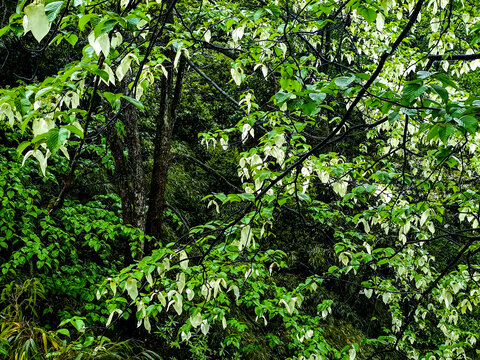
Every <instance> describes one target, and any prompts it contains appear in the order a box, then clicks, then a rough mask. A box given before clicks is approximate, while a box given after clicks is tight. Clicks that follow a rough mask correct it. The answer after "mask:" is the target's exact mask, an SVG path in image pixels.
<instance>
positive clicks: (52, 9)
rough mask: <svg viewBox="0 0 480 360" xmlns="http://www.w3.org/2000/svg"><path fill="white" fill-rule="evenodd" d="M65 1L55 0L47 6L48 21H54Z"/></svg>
mask: <svg viewBox="0 0 480 360" xmlns="http://www.w3.org/2000/svg"><path fill="white" fill-rule="evenodd" d="M62 5H63V1H55V2H51V3H49V4H47V6H45V12H46V13H47V18H48V21H50V22H53V20H55V18H56V17H57V15H58V14H59V12H60V10H61V9H62Z"/></svg>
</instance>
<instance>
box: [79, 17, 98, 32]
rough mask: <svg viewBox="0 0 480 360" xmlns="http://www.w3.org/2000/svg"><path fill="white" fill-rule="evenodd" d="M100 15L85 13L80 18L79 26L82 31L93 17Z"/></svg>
mask: <svg viewBox="0 0 480 360" xmlns="http://www.w3.org/2000/svg"><path fill="white" fill-rule="evenodd" d="M96 17H98V15H97V14H88V15H83V16H82V17H81V18H80V20H78V28H79V29H80V31H83V30H85V26H86V25H87V23H88V22H89V21H90V20H91V19H93V18H96Z"/></svg>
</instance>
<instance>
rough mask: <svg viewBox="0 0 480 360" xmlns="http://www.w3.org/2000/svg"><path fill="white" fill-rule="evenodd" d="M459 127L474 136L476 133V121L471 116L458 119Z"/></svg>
mask: <svg viewBox="0 0 480 360" xmlns="http://www.w3.org/2000/svg"><path fill="white" fill-rule="evenodd" d="M460 122H461V125H462V126H463V127H464V128H465V130H467V131H468V132H469V133H470V134H472V135H473V134H475V132H476V131H477V126H478V120H477V119H476V118H475V117H474V116H471V115H465V116H462V117H461V118H460Z"/></svg>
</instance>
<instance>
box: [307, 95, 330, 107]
mask: <svg viewBox="0 0 480 360" xmlns="http://www.w3.org/2000/svg"><path fill="white" fill-rule="evenodd" d="M308 97H309V98H310V99H312V100H313V101H315V103H316V104H321V103H322V102H323V100H325V98H326V97H327V94H325V93H310V94H308Z"/></svg>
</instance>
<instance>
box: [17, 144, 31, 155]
mask: <svg viewBox="0 0 480 360" xmlns="http://www.w3.org/2000/svg"><path fill="white" fill-rule="evenodd" d="M30 145H31V142H30V141H23V142H22V143H21V144H20V145H18V147H17V154H18V156H20V155H22V153H23V150H25V149H26V148H27V147H28V146H30Z"/></svg>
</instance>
